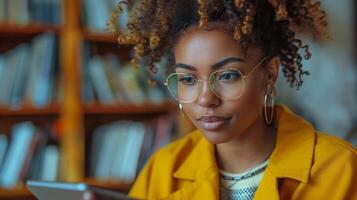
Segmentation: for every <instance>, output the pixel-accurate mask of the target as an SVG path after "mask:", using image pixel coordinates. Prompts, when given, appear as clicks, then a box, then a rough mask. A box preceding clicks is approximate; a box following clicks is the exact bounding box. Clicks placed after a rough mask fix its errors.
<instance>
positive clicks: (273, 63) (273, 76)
mask: <svg viewBox="0 0 357 200" xmlns="http://www.w3.org/2000/svg"><path fill="white" fill-rule="evenodd" d="M279 66H280V58H279V57H278V56H275V57H273V58H271V59H270V60H269V61H268V63H267V64H266V66H265V70H266V73H265V81H266V83H267V84H270V85H274V84H275V82H276V80H277V79H278V75H279Z"/></svg>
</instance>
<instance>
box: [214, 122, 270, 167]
mask: <svg viewBox="0 0 357 200" xmlns="http://www.w3.org/2000/svg"><path fill="white" fill-rule="evenodd" d="M275 135H276V130H275V129H274V128H272V127H270V126H268V125H266V124H265V121H264V120H263V118H262V117H258V119H257V120H256V121H255V122H254V123H253V125H252V126H250V127H249V128H247V130H245V131H244V132H243V133H242V134H240V135H239V136H238V137H237V138H235V139H233V140H232V141H230V142H227V143H222V144H217V145H216V157H217V161H218V166H219V167H220V169H222V170H224V171H227V172H231V173H241V172H245V171H247V170H249V169H251V168H253V167H255V166H257V165H259V164H260V163H262V162H263V161H264V160H265V159H267V158H268V156H270V154H271V152H272V151H273V149H274V146H275Z"/></svg>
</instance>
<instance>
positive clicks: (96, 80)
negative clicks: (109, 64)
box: [89, 56, 115, 104]
mask: <svg viewBox="0 0 357 200" xmlns="http://www.w3.org/2000/svg"><path fill="white" fill-rule="evenodd" d="M89 73H90V78H91V80H92V82H93V85H94V89H95V91H96V94H97V95H98V98H99V102H100V103H102V104H114V103H115V97H114V94H113V92H112V91H111V89H110V86H109V82H108V78H107V76H106V74H105V71H104V67H103V63H102V61H101V59H100V58H99V57H98V56H94V57H93V58H92V59H91V60H90V62H89Z"/></svg>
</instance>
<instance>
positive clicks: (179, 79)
mask: <svg viewBox="0 0 357 200" xmlns="http://www.w3.org/2000/svg"><path fill="white" fill-rule="evenodd" d="M265 60H266V57H264V58H263V59H262V60H261V61H260V62H259V63H258V64H257V65H256V66H255V67H254V68H253V69H252V70H251V71H250V72H248V73H247V75H244V74H243V73H242V72H241V71H239V70H238V69H235V68H226V69H221V70H217V71H215V72H213V73H212V74H211V75H210V76H209V78H208V83H209V88H210V89H211V91H212V92H213V93H214V94H215V95H216V96H217V97H218V98H220V99H222V100H224V101H234V100H237V99H238V98H239V97H241V96H242V94H243V92H244V89H245V81H246V79H247V78H248V76H249V75H250V74H251V73H252V72H254V71H255V69H257V68H258V67H259V66H260V65H261V64H262V63H263V62H264V61H265ZM203 81H204V80H202V79H198V78H197V77H196V76H194V75H192V74H188V73H172V74H170V75H169V76H168V77H167V79H166V82H165V85H166V87H167V89H168V90H169V93H170V94H171V95H172V96H173V98H175V99H176V100H177V101H179V102H181V103H190V102H193V101H195V100H196V98H197V97H198V95H199V93H200V85H201V83H202V82H203Z"/></svg>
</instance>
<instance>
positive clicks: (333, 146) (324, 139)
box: [315, 132, 357, 161]
mask: <svg viewBox="0 0 357 200" xmlns="http://www.w3.org/2000/svg"><path fill="white" fill-rule="evenodd" d="M315 153H317V154H324V155H330V156H337V155H339V156H341V155H346V156H349V157H350V158H351V159H353V160H355V161H356V159H357V150H356V149H355V148H354V147H353V146H352V144H350V143H348V142H347V141H345V140H343V139H341V138H338V137H335V136H332V135H329V134H326V133H323V132H317V134H316V145H315Z"/></svg>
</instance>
